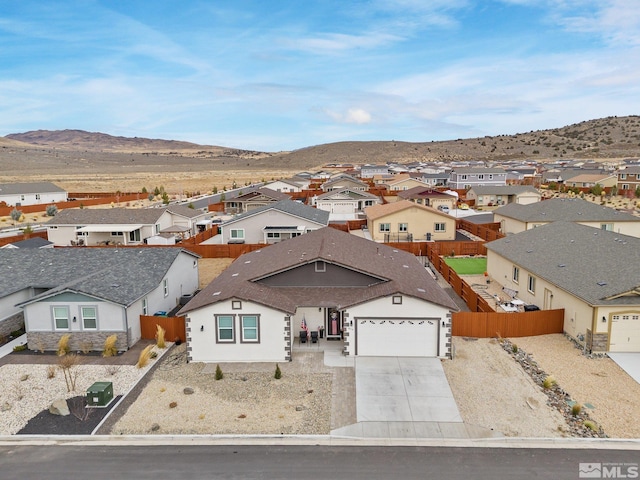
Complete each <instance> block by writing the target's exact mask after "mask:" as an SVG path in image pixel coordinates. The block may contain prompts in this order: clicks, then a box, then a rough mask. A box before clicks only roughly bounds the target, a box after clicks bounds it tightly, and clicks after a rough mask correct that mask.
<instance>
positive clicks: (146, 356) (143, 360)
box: [136, 345, 153, 368]
mask: <svg viewBox="0 0 640 480" xmlns="http://www.w3.org/2000/svg"><path fill="white" fill-rule="evenodd" d="M152 348H153V345H147V346H146V347H144V350H142V351H141V352H140V355H139V356H138V363H136V367H138V368H144V367H146V366H147V365H148V364H149V360H150V359H151V349H152Z"/></svg>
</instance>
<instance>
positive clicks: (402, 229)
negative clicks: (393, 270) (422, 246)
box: [364, 200, 456, 242]
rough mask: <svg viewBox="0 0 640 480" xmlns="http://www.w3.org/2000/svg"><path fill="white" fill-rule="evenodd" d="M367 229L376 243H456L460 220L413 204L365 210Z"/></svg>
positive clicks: (404, 202)
mask: <svg viewBox="0 0 640 480" xmlns="http://www.w3.org/2000/svg"><path fill="white" fill-rule="evenodd" d="M364 213H365V215H366V217H367V229H368V230H369V233H370V235H371V238H372V239H373V240H374V241H376V242H404V241H408V242H411V241H416V242H418V241H425V240H426V241H435V240H455V238H456V219H455V218H454V217H452V216H450V215H447V214H446V213H443V212H441V211H440V210H438V209H435V208H432V207H425V206H424V205H419V204H417V203H414V202H410V201H409V200H400V201H397V202H393V203H387V204H384V205H374V206H372V207H368V208H366V209H365V210H364Z"/></svg>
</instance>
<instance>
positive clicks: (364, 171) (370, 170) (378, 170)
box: [360, 165, 389, 178]
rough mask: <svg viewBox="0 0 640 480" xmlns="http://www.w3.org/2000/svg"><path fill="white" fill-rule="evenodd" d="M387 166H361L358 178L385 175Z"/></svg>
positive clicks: (387, 170)
mask: <svg viewBox="0 0 640 480" xmlns="http://www.w3.org/2000/svg"><path fill="white" fill-rule="evenodd" d="M388 173H389V166H388V165H362V166H361V167H360V178H373V177H375V176H376V175H387V174H388Z"/></svg>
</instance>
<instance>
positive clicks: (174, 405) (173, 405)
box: [169, 402, 178, 408]
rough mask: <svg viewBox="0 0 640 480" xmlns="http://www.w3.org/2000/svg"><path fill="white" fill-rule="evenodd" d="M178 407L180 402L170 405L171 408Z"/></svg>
mask: <svg viewBox="0 0 640 480" xmlns="http://www.w3.org/2000/svg"><path fill="white" fill-rule="evenodd" d="M177 406H178V402H171V403H170V404H169V408H176V407H177Z"/></svg>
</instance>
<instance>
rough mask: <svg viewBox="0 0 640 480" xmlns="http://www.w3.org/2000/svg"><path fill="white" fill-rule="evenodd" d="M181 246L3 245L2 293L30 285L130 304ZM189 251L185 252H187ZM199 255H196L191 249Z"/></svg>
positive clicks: (0, 252)
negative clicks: (64, 246) (114, 247)
mask: <svg viewBox="0 0 640 480" xmlns="http://www.w3.org/2000/svg"><path fill="white" fill-rule="evenodd" d="M183 251H184V250H182V249H180V248H119V249H113V248H55V249H51V248H46V249H39V250H31V249H29V250H24V249H1V250H0V271H2V272H3V275H0V297H4V296H7V295H9V294H11V293H14V292H16V291H19V290H23V289H25V288H29V287H36V288H47V289H50V290H49V291H47V292H46V293H44V294H42V295H41V296H39V297H36V298H41V297H46V296H49V295H51V294H52V293H56V292H61V291H65V290H70V291H73V292H78V293H83V294H86V295H90V296H93V297H96V298H101V299H104V300H108V301H111V302H114V303H117V304H120V305H130V304H131V303H133V302H134V301H136V300H137V299H138V298H140V297H142V296H144V295H146V294H147V293H149V292H150V291H151V290H153V289H154V288H156V287H157V286H158V285H159V284H160V282H161V281H162V279H163V277H164V276H165V274H166V273H167V271H168V270H169V267H170V266H171V264H172V263H173V262H174V261H175V259H176V258H177V257H178V255H179V254H180V252H183ZM185 252H186V251H185ZM186 253H188V254H190V255H193V256H194V257H196V258H197V256H196V255H195V254H191V253H190V252H186Z"/></svg>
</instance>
